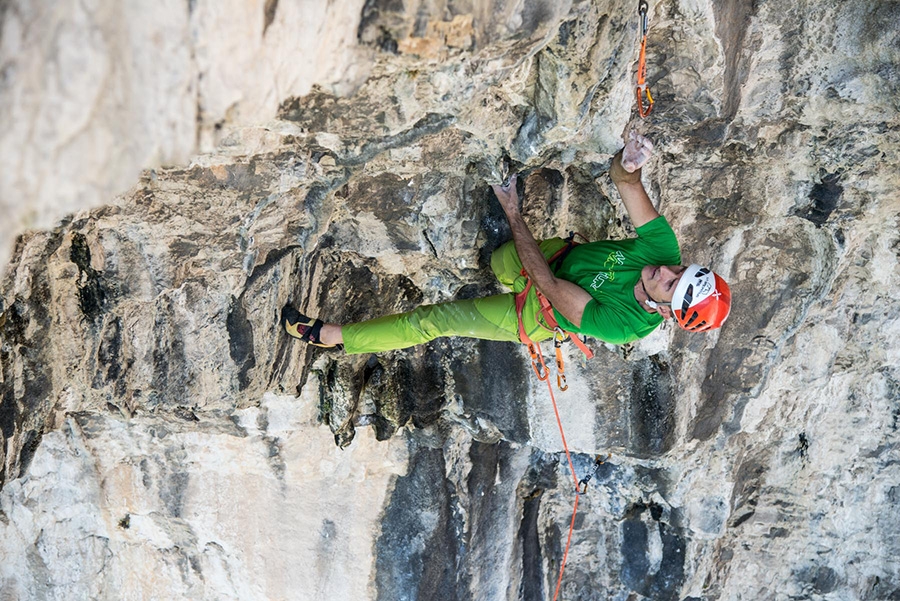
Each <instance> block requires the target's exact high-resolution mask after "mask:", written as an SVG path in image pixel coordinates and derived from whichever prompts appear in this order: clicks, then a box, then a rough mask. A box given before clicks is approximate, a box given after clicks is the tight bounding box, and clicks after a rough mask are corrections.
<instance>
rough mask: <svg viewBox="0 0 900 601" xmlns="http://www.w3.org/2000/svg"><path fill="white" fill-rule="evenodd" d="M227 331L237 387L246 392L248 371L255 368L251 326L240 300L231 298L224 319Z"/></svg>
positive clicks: (248, 378)
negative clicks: (236, 376)
mask: <svg viewBox="0 0 900 601" xmlns="http://www.w3.org/2000/svg"><path fill="white" fill-rule="evenodd" d="M225 329H226V330H227V331H228V350H229V354H230V355H231V360H232V361H234V364H235V365H236V366H237V368H238V374H237V375H238V386H239V387H240V388H239V389H240V390H242V391H243V390H246V389H247V387H248V386H250V370H251V369H253V368H254V367H256V355H255V354H254V352H253V325H252V324H251V323H250V320H249V319H247V311H246V309H244V304H243V302H242V301H241V300H238V299H237V298H235V297H233V296H232V297H231V306H230V307H229V310H228V316H227V317H226V319H225Z"/></svg>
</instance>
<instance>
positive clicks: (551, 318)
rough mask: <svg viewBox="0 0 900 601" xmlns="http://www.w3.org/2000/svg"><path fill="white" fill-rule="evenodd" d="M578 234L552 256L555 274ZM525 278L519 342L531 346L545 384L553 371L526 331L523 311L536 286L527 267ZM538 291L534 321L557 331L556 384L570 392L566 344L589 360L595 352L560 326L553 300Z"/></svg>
mask: <svg viewBox="0 0 900 601" xmlns="http://www.w3.org/2000/svg"><path fill="white" fill-rule="evenodd" d="M575 235H576V234H575V232H571V233H570V234H569V237H568V238H567V239H566V245H565V246H564V247H562V248H561V249H560V250H559V251H557V252H556V254H554V255H553V256H552V257H550V260H549V261H547V262H548V263H549V264H550V265H551V269H552V270H553V271H554V272H555V271H556V270H557V269H558V268H559V266H560V265H561V264H562V262H563V259H565V258H566V256H568V254H569V251H571V250H572V248H574V247H575V246H576V245H577V242H575ZM578 236H581V234H578ZM581 238H584V236H581ZM522 275H523V276H525V281H526V283H525V289H524V290H522V292H519V293H518V294H517V295H516V317H517V318H518V321H519V340H521V341H522V342H523V343H525V345H527V346H528V352H529V353H530V354H531V368H532V369H533V370H534V373H535V375H536V376H537V378H538V380H540V381H541V382H544V381H546V380H547V379H548V378H549V377H550V372H549V371H548V370H547V364H546V363H545V362H544V357H543V355H542V354H541V347H540V345H538V344H537V343H535V342H534V341H533V340H532V339H531V338H530V337H529V336H528V332H527V331H526V330H525V321H524V319H523V318H522V311H523V309H524V308H525V301H526V299H527V298H528V293H529V292H530V291H531V287H532V281H531V278H530V277H529V276H528V273H527V272H526V271H525V269H524V268H523V269H522ZM534 292H535V294H536V295H537V298H538V301H539V302H540V309H538V312H537V313H536V314H535V316H534V319H535V321H536V322H537V323H538V325H540V326H541V327H543V328H546V329H547V330H550V331H551V332H553V339H554V347H555V349H556V369H557V376H556V384H557V387H558V388H559V389H560V390H566V389H567V388H568V385H567V384H566V374H565V364H564V363H563V357H562V343H563V341H564V340H565V339H566V338H568V339H570V340H571V341H572V342H573V343H575V346H577V347H578V349H579V350H580V351H581V352H582V353H584V356H585V357H587V358H588V359H591V358H593V356H594V353H593V351H591V349H589V348H588V347H587V345H585V343H584V341H582V340H581V339H580V338H579V337H578V336H577V335H576V334H573V333H570V332H566V331H565V330H563V329H562V328H561V327H559V322H558V321H557V320H556V316H555V315H553V306H552V305H551V304H550V301H548V300H547V298H546V297H545V296H544V295H543V294H542V293H541V291H540V290H537V289H535V291H534Z"/></svg>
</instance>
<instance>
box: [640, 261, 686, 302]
mask: <svg viewBox="0 0 900 601" xmlns="http://www.w3.org/2000/svg"><path fill="white" fill-rule="evenodd" d="M685 269H687V268H686V267H684V266H683V265H647V266H646V267H644V268H643V269H642V270H641V283H642V284H643V285H644V290H645V291H646V292H647V295H648V296H649V297H650V299H651V300H654V301H656V302H663V303H668V302H671V301H672V295H673V294H674V293H675V286H677V285H678V280H679V279H681V274H683V273H684V270H685Z"/></svg>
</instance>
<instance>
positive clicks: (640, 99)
mask: <svg viewBox="0 0 900 601" xmlns="http://www.w3.org/2000/svg"><path fill="white" fill-rule="evenodd" d="M647 10H648V6H647V0H640V2H639V3H638V14H639V15H640V17H641V53H640V55H639V56H638V69H637V88H635V95H636V96H637V108H638V114H639V115H640V116H641V118H644V117H646V116H647V115H649V114H650V111H652V110H653V96H652V95H651V94H650V86H648V85H647V82H646V81H645V79H646V77H647V29H648V28H649V22H648V18H647ZM644 96H647V105H646V106H644Z"/></svg>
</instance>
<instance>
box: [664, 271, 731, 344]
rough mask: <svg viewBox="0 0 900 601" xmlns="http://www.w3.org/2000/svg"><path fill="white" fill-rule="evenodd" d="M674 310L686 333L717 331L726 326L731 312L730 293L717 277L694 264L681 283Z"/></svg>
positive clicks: (673, 300) (679, 282)
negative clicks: (723, 325) (716, 329)
mask: <svg viewBox="0 0 900 601" xmlns="http://www.w3.org/2000/svg"><path fill="white" fill-rule="evenodd" d="M671 307H672V313H673V314H674V315H675V321H677V322H678V325H680V326H681V327H682V328H683V329H685V330H688V331H690V332H703V331H706V330H714V329H715V328H718V327H720V326H721V325H722V324H723V323H725V320H726V319H727V318H728V313H729V312H730V311H731V289H730V288H729V287H728V284H727V283H726V282H725V280H723V279H722V278H721V277H719V275H718V274H716V273H714V272H713V271H712V270H710V269H709V268H708V267H703V266H702V265H697V264H696V263H695V264H693V265H690V266H689V267H688V268H687V269H685V270H684V274H683V275H682V276H681V279H679V280H678V285H676V286H675V292H674V294H673V295H672V305H671Z"/></svg>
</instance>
